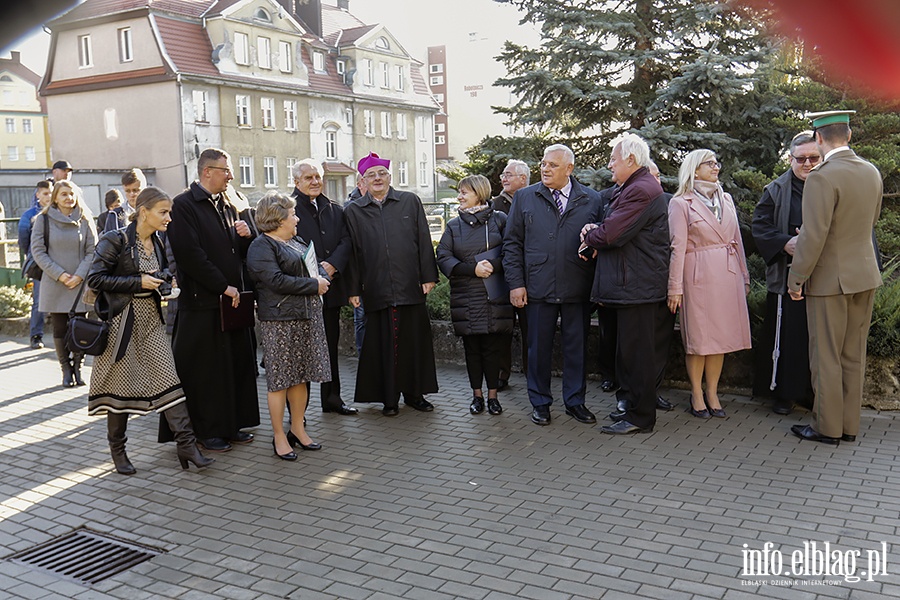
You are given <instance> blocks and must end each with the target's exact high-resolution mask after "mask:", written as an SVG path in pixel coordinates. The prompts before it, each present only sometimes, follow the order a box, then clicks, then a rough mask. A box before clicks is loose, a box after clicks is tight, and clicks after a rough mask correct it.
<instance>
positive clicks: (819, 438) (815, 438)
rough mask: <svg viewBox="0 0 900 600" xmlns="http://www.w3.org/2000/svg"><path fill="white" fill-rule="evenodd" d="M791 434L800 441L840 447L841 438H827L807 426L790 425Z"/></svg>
mask: <svg viewBox="0 0 900 600" xmlns="http://www.w3.org/2000/svg"><path fill="white" fill-rule="evenodd" d="M791 433H793V434H794V435H796V436H797V437H798V438H800V439H801V440H809V441H811V442H822V443H823V444H831V445H832V446H837V445H840V443H841V438H833V437H828V436H827V435H822V434H821V433H819V432H818V431H816V430H815V429H813V428H812V427H810V426H809V425H792V426H791Z"/></svg>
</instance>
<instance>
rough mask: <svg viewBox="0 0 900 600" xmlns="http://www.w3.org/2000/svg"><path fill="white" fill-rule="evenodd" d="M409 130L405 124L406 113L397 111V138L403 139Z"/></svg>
mask: <svg viewBox="0 0 900 600" xmlns="http://www.w3.org/2000/svg"><path fill="white" fill-rule="evenodd" d="M408 134H409V130H408V128H407V125H406V113H397V139H398V140H405V139H406V138H407V135H408Z"/></svg>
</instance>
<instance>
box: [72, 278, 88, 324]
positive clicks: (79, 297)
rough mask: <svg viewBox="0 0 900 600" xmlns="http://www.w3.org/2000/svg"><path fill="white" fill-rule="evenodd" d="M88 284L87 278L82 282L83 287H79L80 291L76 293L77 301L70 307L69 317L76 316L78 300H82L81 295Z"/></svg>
mask: <svg viewBox="0 0 900 600" xmlns="http://www.w3.org/2000/svg"><path fill="white" fill-rule="evenodd" d="M86 284H87V279H85V280H83V281H82V282H81V287H80V288H78V293H77V294H75V302H73V303H72V308H71V309H69V318H70V319H71V318H72V317H74V316H75V308H76V307H77V306H78V302H79V301H80V300H81V295H82V294H84V286H85V285H86Z"/></svg>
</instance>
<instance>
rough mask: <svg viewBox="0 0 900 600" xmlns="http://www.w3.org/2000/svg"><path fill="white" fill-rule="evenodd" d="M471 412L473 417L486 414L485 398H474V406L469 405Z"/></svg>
mask: <svg viewBox="0 0 900 600" xmlns="http://www.w3.org/2000/svg"><path fill="white" fill-rule="evenodd" d="M469 412H470V413H472V414H473V415H480V414H481V413H483V412H484V398H482V397H481V396H473V397H472V404H470V405H469Z"/></svg>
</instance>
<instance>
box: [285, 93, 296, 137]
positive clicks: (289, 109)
mask: <svg viewBox="0 0 900 600" xmlns="http://www.w3.org/2000/svg"><path fill="white" fill-rule="evenodd" d="M284 130H285V131H297V101H296V100H285V101H284Z"/></svg>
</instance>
